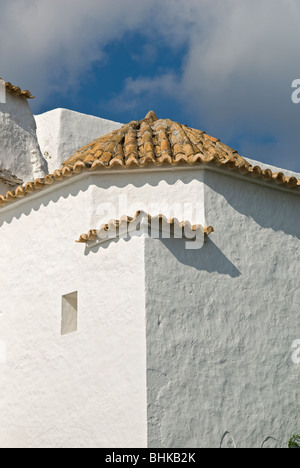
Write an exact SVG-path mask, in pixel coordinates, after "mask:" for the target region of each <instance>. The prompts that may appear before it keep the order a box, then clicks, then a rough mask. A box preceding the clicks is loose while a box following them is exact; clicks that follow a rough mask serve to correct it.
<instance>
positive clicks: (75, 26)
mask: <svg viewBox="0 0 300 468" xmlns="http://www.w3.org/2000/svg"><path fill="white" fill-rule="evenodd" d="M0 8H1V10H0V11H1V14H0V57H1V63H0V75H3V77H4V78H5V79H9V80H11V81H13V82H14V83H15V84H20V85H21V86H25V87H28V88H29V89H30V90H31V91H32V92H34V93H35V94H36V95H38V96H39V101H40V102H42V97H43V98H44V99H45V100H46V99H47V97H48V95H49V93H51V92H52V91H60V92H62V93H66V92H67V91H68V90H70V89H74V87H76V86H77V85H79V83H80V79H81V76H82V74H83V73H84V72H86V71H87V70H89V68H90V67H91V65H92V64H93V63H94V62H95V61H98V60H99V61H101V60H105V54H104V47H105V46H106V45H107V44H108V43H109V42H110V41H112V40H114V39H116V38H122V37H123V35H124V34H126V33H127V32H129V31H139V32H142V33H144V34H146V35H148V39H149V50H148V52H147V51H146V53H148V54H149V57H151V56H152V57H155V47H156V45H157V44H159V42H161V43H165V44H167V45H168V46H169V47H173V48H174V49H175V50H176V48H178V47H182V44H184V45H185V48H186V50H187V52H186V56H185V60H184V65H183V68H182V70H181V73H180V75H178V74H175V72H174V71H172V70H169V71H164V72H162V74H157V73H155V70H154V73H153V78H152V79H149V77H128V79H127V80H126V82H125V83H124V91H123V93H122V94H121V95H120V96H118V98H117V99H115V102H114V104H115V105H119V106H122V108H123V109H124V108H128V109H130V108H133V107H135V106H136V107H137V106H138V104H139V102H140V100H145V99H146V98H147V97H149V102H151V100H150V97H151V96H159V95H166V94H168V95H169V96H170V97H172V98H173V99H174V100H177V101H179V102H180V104H181V105H182V108H183V109H184V110H185V111H186V112H189V113H190V115H191V116H193V120H194V121H195V125H197V126H199V127H204V129H205V130H206V131H208V132H210V133H212V134H214V135H216V136H218V137H219V138H221V139H223V140H224V141H230V140H231V139H234V138H237V137H238V138H239V141H240V149H241V151H242V152H243V153H245V154H247V155H249V156H251V157H253V158H255V157H256V158H258V159H268V156H266V157H265V156H264V154H266V155H268V154H269V155H270V156H269V159H270V160H271V159H272V161H273V162H274V163H280V161H282V159H284V160H285V165H290V166H294V167H295V166H296V164H297V163H298V167H299V170H300V154H299V141H298V127H299V109H300V105H298V106H296V105H295V104H293V103H292V101H291V83H292V81H293V80H294V79H296V78H300V63H299V60H298V55H299V53H298V45H299V24H300V3H299V0H276V2H275V1H274V0H243V1H241V0H163V1H161V0H149V1H147V2H146V1H141V0H85V1H84V2H78V1H75V0H51V1H49V0H13V1H11V0H0ZM149 107H151V104H149ZM266 135H269V136H270V141H271V140H272V139H273V140H272V141H271V142H270V143H268V144H263V143H262V142H261V139H262V138H263V137H265V136H266ZM251 136H253V138H251Z"/></svg>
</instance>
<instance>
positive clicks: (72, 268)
mask: <svg viewBox="0 0 300 468" xmlns="http://www.w3.org/2000/svg"><path fill="white" fill-rule="evenodd" d="M91 192H92V190H91V189H90V188H89V187H88V183H87V180H85V182H84V181H81V182H75V180H74V179H73V181H72V184H71V185H70V186H69V187H62V186H58V187H57V191H54V192H52V193H49V194H48V195H47V194H42V193H40V198H37V199H36V200H33V201H30V200H28V201H26V203H25V204H21V205H19V207H17V206H15V207H14V208H13V209H12V208H11V209H10V210H9V211H7V212H6V213H4V212H2V211H0V220H1V221H0V223H1V226H0V242H1V247H2V254H1V258H0V283H1V306H0V381H1V385H0V447H10V446H17V447H119V446H124V447H143V446H146V444H147V415H146V407H147V402H146V373H145V368H146V337H145V302H144V288H145V286H144V246H143V239H139V238H136V239H132V240H131V241H130V242H126V241H123V240H121V241H120V242H118V243H112V244H110V245H109V246H106V248H102V249H101V250H100V251H95V250H93V251H90V252H86V251H85V246H84V245H81V244H76V243H75V240H76V239H78V237H79V235H80V234H81V233H82V232H84V230H85V229H86V227H87V224H88V222H89V216H88V215H87V207H90V205H91V203H93V201H92V193H91ZM74 291H78V298H79V309H78V331H77V332H76V333H73V334H70V335H65V336H61V335H60V331H61V300H62V295H66V294H69V293H72V292H74ZM4 346H5V348H6V357H4V354H3V349H4ZM1 350H2V351H1ZM1 356H2V358H1Z"/></svg>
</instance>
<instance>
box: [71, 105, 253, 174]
mask: <svg viewBox="0 0 300 468" xmlns="http://www.w3.org/2000/svg"><path fill="white" fill-rule="evenodd" d="M78 162H82V163H92V164H93V165H99V166H101V165H104V166H106V167H114V166H123V167H129V166H134V165H135V166H139V167H143V166H146V165H149V164H154V165H156V166H160V165H162V164H171V165H177V164H180V163H183V164H185V163H187V164H195V163H197V162H200V163H208V162H214V163H215V164H217V165H221V164H225V165H227V166H235V167H237V168H242V167H243V168H245V171H247V169H246V168H250V167H251V165H250V163H248V162H247V161H246V160H245V159H244V158H242V156H240V155H239V154H238V153H237V152H236V151H234V150H233V149H232V148H229V147H228V146H226V145H224V144H223V143H221V142H220V140H218V139H216V138H213V137H211V136H209V135H207V134H206V133H205V132H203V131H201V130H195V129H192V128H189V127H187V126H186V125H181V124H179V123H176V122H173V121H172V120H169V119H160V120H158V119H157V117H156V115H155V113H154V112H153V111H150V112H149V113H148V114H147V116H146V117H145V119H143V120H140V121H138V122H136V121H133V122H130V123H128V124H126V125H124V126H123V127H122V128H120V129H119V130H115V131H113V132H111V133H109V134H108V135H105V136H103V137H101V138H98V139H96V140H94V141H93V142H92V143H90V144H88V145H86V146H84V147H83V148H81V149H79V150H78V151H77V152H76V153H75V154H74V155H73V156H71V157H70V158H69V159H68V160H67V161H65V163H64V167H72V166H74V164H76V163H78Z"/></svg>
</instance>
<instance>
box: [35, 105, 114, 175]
mask: <svg viewBox="0 0 300 468" xmlns="http://www.w3.org/2000/svg"><path fill="white" fill-rule="evenodd" d="M35 121H36V124H37V137H38V141H39V145H40V147H41V151H42V154H43V156H44V157H45V159H46V161H47V163H48V169H49V172H50V173H51V172H53V171H55V170H56V169H59V168H60V167H61V166H62V163H63V162H64V161H65V160H66V159H68V158H69V157H70V156H72V154H73V153H75V151H76V150H78V148H81V147H82V146H84V145H86V144H88V143H90V142H91V141H93V140H94V139H95V138H99V137H100V136H102V135H106V134H107V133H110V132H111V131H113V130H116V129H118V128H120V127H121V126H122V124H120V123H118V122H112V121H110V120H106V119H101V118H100V117H94V116H92V115H86V114H81V113H79V112H74V111H71V110H68V109H54V110H52V111H49V112H45V113H44V114H40V115H36V116H35Z"/></svg>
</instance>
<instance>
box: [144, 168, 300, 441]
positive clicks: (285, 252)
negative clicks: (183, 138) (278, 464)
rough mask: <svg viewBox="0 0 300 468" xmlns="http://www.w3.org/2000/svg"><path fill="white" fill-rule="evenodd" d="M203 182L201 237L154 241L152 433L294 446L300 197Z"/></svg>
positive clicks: (150, 274)
mask: <svg viewBox="0 0 300 468" xmlns="http://www.w3.org/2000/svg"><path fill="white" fill-rule="evenodd" d="M204 182H205V191H204V200H205V216H206V221H207V222H208V223H209V224H211V225H212V226H214V228H215V232H214V233H213V234H211V236H210V237H209V239H208V240H207V241H206V243H205V244H204V246H203V248H202V249H201V250H199V251H192V252H190V251H187V250H185V249H184V244H183V241H181V240H175V239H171V240H163V241H160V240H154V239H146V243H145V270H146V311H147V312H146V313H147V379H148V380H147V389H148V444H149V446H150V447H220V446H222V447H230V446H237V447H257V448H259V447H261V446H264V447H266V446H282V447H286V446H287V441H288V440H289V438H290V437H291V435H292V434H293V433H295V432H297V431H298V429H299V409H300V408H299V401H300V399H299V366H297V365H295V364H294V363H293V362H292V359H291V357H292V348H291V345H292V343H293V341H294V340H295V339H297V338H298V337H299V336H300V324H299V306H300V295H299V291H300V289H299V238H300V217H299V197H298V196H296V195H293V194H288V193H284V192H280V191H278V190H271V189H268V188H265V187H262V186H259V185H257V184H251V183H247V182H245V181H240V180H237V179H236V180H233V179H232V178H231V177H228V176H226V175H220V174H216V173H213V172H210V171H206V172H205V177H204Z"/></svg>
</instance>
